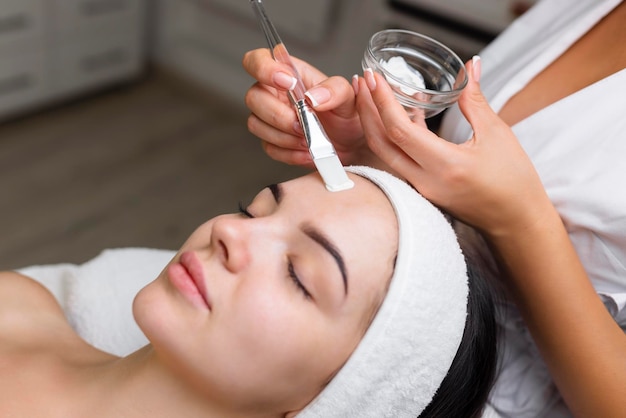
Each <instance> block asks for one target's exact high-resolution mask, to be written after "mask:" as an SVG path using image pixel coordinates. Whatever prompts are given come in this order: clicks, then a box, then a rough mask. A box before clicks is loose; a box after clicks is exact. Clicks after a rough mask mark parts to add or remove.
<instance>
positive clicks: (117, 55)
mask: <svg viewBox="0 0 626 418" xmlns="http://www.w3.org/2000/svg"><path fill="white" fill-rule="evenodd" d="M145 7H146V6H145V1H144V0H2V2H1V3H0V120H1V119H5V118H7V117H9V116H13V115H15V114H18V113H20V112H22V111H25V110H28V109H30V108H34V107H41V106H43V105H45V104H47V103H52V102H54V101H56V100H59V99H62V98H66V97H69V96H72V95H76V94H81V93H84V92H86V91H89V90H90V89H95V88H100V87H102V86H106V85H108V84H111V83H115V82H119V81H122V80H125V79H128V78H131V77H135V76H137V75H138V74H140V72H141V71H142V69H143V64H144V55H145V52H144V50H145V48H144V38H145V22H144V16H145V10H144V9H145Z"/></svg>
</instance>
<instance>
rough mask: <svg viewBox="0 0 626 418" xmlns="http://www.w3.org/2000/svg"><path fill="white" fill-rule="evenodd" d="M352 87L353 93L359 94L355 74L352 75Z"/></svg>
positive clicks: (357, 80) (357, 77) (357, 78)
mask: <svg viewBox="0 0 626 418" xmlns="http://www.w3.org/2000/svg"><path fill="white" fill-rule="evenodd" d="M352 89H353V90H354V95H355V96H358V95H359V76H358V75H356V74H355V75H353V76H352Z"/></svg>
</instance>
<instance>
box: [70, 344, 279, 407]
mask: <svg viewBox="0 0 626 418" xmlns="http://www.w3.org/2000/svg"><path fill="white" fill-rule="evenodd" d="M82 383H84V384H82V385H81V386H80V387H81V389H80V390H81V391H82V392H83V393H82V396H81V397H80V398H79V399H81V402H80V403H81V407H80V408H81V409H82V410H83V411H88V412H89V413H87V414H83V415H82V416H99V417H119V416H124V417H129V418H130V417H138V418H139V417H141V418H143V417H148V416H149V417H150V418H160V417H163V418H165V417H174V416H181V417H186V418H195V417H198V418H200V417H201V418H211V417H215V418H217V417H220V418H240V417H241V418H243V417H244V416H245V417H247V418H248V417H252V416H255V417H258V418H270V415H253V414H250V413H248V412H244V411H236V410H235V409H234V408H229V407H228V405H224V404H223V403H222V402H220V400H219V399H212V398H211V397H210V395H207V394H206V393H200V392H199V391H198V390H197V389H195V388H194V387H193V386H192V385H190V384H189V383H187V382H185V380H184V379H182V378H181V377H179V376H177V375H176V374H174V373H173V372H172V371H171V370H170V368H168V367H167V366H166V365H165V364H164V363H163V362H162V361H161V359H160V358H159V357H158V355H157V354H156V353H155V352H154V350H153V349H152V347H151V346H146V347H144V348H142V349H140V350H138V351H136V352H135V353H133V354H131V355H129V356H127V357H124V358H115V359H113V360H110V361H108V362H106V363H105V364H99V365H97V366H94V367H90V368H89V369H88V370H85V371H84V373H83V379H82ZM103 394H106V396H103ZM93 411H99V412H98V414H97V415H95V414H94V413H93ZM79 416H80V414H79ZM271 417H272V418H277V417H278V416H271Z"/></svg>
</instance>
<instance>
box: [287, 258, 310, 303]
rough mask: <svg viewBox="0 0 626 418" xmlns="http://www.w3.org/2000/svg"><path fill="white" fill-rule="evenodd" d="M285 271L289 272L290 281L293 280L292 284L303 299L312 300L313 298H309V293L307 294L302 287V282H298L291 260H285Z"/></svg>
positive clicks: (305, 289)
mask: <svg viewBox="0 0 626 418" xmlns="http://www.w3.org/2000/svg"><path fill="white" fill-rule="evenodd" d="M287 271H288V272H289V277H291V280H293V282H294V283H295V285H296V287H297V288H298V289H299V290H300V291H301V292H302V294H303V295H304V298H305V299H312V298H313V297H312V296H311V293H309V291H308V290H307V288H306V287H304V285H303V284H302V281H300V278H299V277H298V275H297V274H296V269H295V268H294V267H293V263H292V262H291V260H287Z"/></svg>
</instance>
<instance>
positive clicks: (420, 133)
mask: <svg viewBox="0 0 626 418" xmlns="http://www.w3.org/2000/svg"><path fill="white" fill-rule="evenodd" d="M473 62H474V61H470V62H469V63H467V64H466V69H467V71H468V74H469V82H468V85H467V87H466V88H465V90H464V92H463V93H462V95H461V97H460V99H459V106H460V108H461V111H462V112H463V114H464V116H465V117H466V118H467V120H468V121H469V123H470V124H471V125H472V128H473V130H474V135H473V136H472V138H471V139H469V140H468V141H467V142H465V143H463V144H453V143H451V142H448V141H446V140H444V139H442V138H440V137H438V136H437V135H436V134H434V133H433V132H431V131H429V130H428V129H427V128H426V127H425V126H424V124H423V123H421V122H418V123H414V122H412V121H411V120H410V119H409V117H408V116H407V114H406V112H405V111H404V109H403V108H402V106H401V105H400V103H398V101H397V100H396V99H395V98H394V96H393V93H392V91H391V89H390V87H389V85H388V84H387V82H386V81H385V80H384V78H383V77H381V76H380V75H378V74H375V73H373V72H372V71H369V70H367V71H365V73H364V78H361V79H359V83H358V85H357V89H356V90H357V109H358V112H359V114H360V120H361V122H362V124H363V129H364V132H365V136H366V138H367V142H368V144H369V147H370V148H371V150H372V151H373V152H374V153H376V154H377V155H378V156H379V157H380V158H381V159H382V160H383V161H384V162H385V163H386V164H388V165H389V166H390V167H392V169H393V170H394V171H395V172H396V174H398V175H400V176H402V177H404V178H405V179H406V180H407V181H409V182H410V183H411V184H412V185H413V186H414V187H415V188H417V189H418V190H419V191H420V193H421V194H422V195H423V196H424V197H426V198H427V199H429V200H431V201H432V202H433V203H435V204H436V205H438V206H440V207H442V208H443V209H445V210H447V211H448V212H450V213H451V214H452V215H454V216H455V217H457V218H458V219H460V220H462V221H464V222H466V223H468V224H470V225H472V226H474V227H476V228H478V229H479V230H482V231H483V232H485V233H487V234H488V235H490V236H492V237H502V236H507V235H510V234H519V232H520V231H523V230H524V229H525V228H528V227H530V226H532V225H533V224H536V223H537V222H540V221H541V218H542V217H543V216H545V214H546V213H549V214H551V213H552V211H553V207H552V205H551V203H550V200H549V199H548V196H547V194H546V192H545V190H544V188H543V185H542V183H541V180H540V179H539V176H538V174H537V172H536V171H535V168H534V166H533V165H532V163H531V161H530V159H529V158H528V156H527V155H526V153H525V152H524V150H523V149H522V147H521V146H520V144H519V142H518V140H517V138H516V137H515V134H514V133H513V132H512V130H511V129H510V128H509V126H508V125H507V124H506V123H505V122H504V121H502V119H500V118H499V117H498V115H496V114H495V113H494V112H493V110H492V109H491V108H490V106H489V104H488V103H487V101H486V100H485V98H484V96H483V95H482V93H481V91H480V85H479V84H478V79H479V77H480V60H476V64H475V65H474V64H473Z"/></svg>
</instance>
